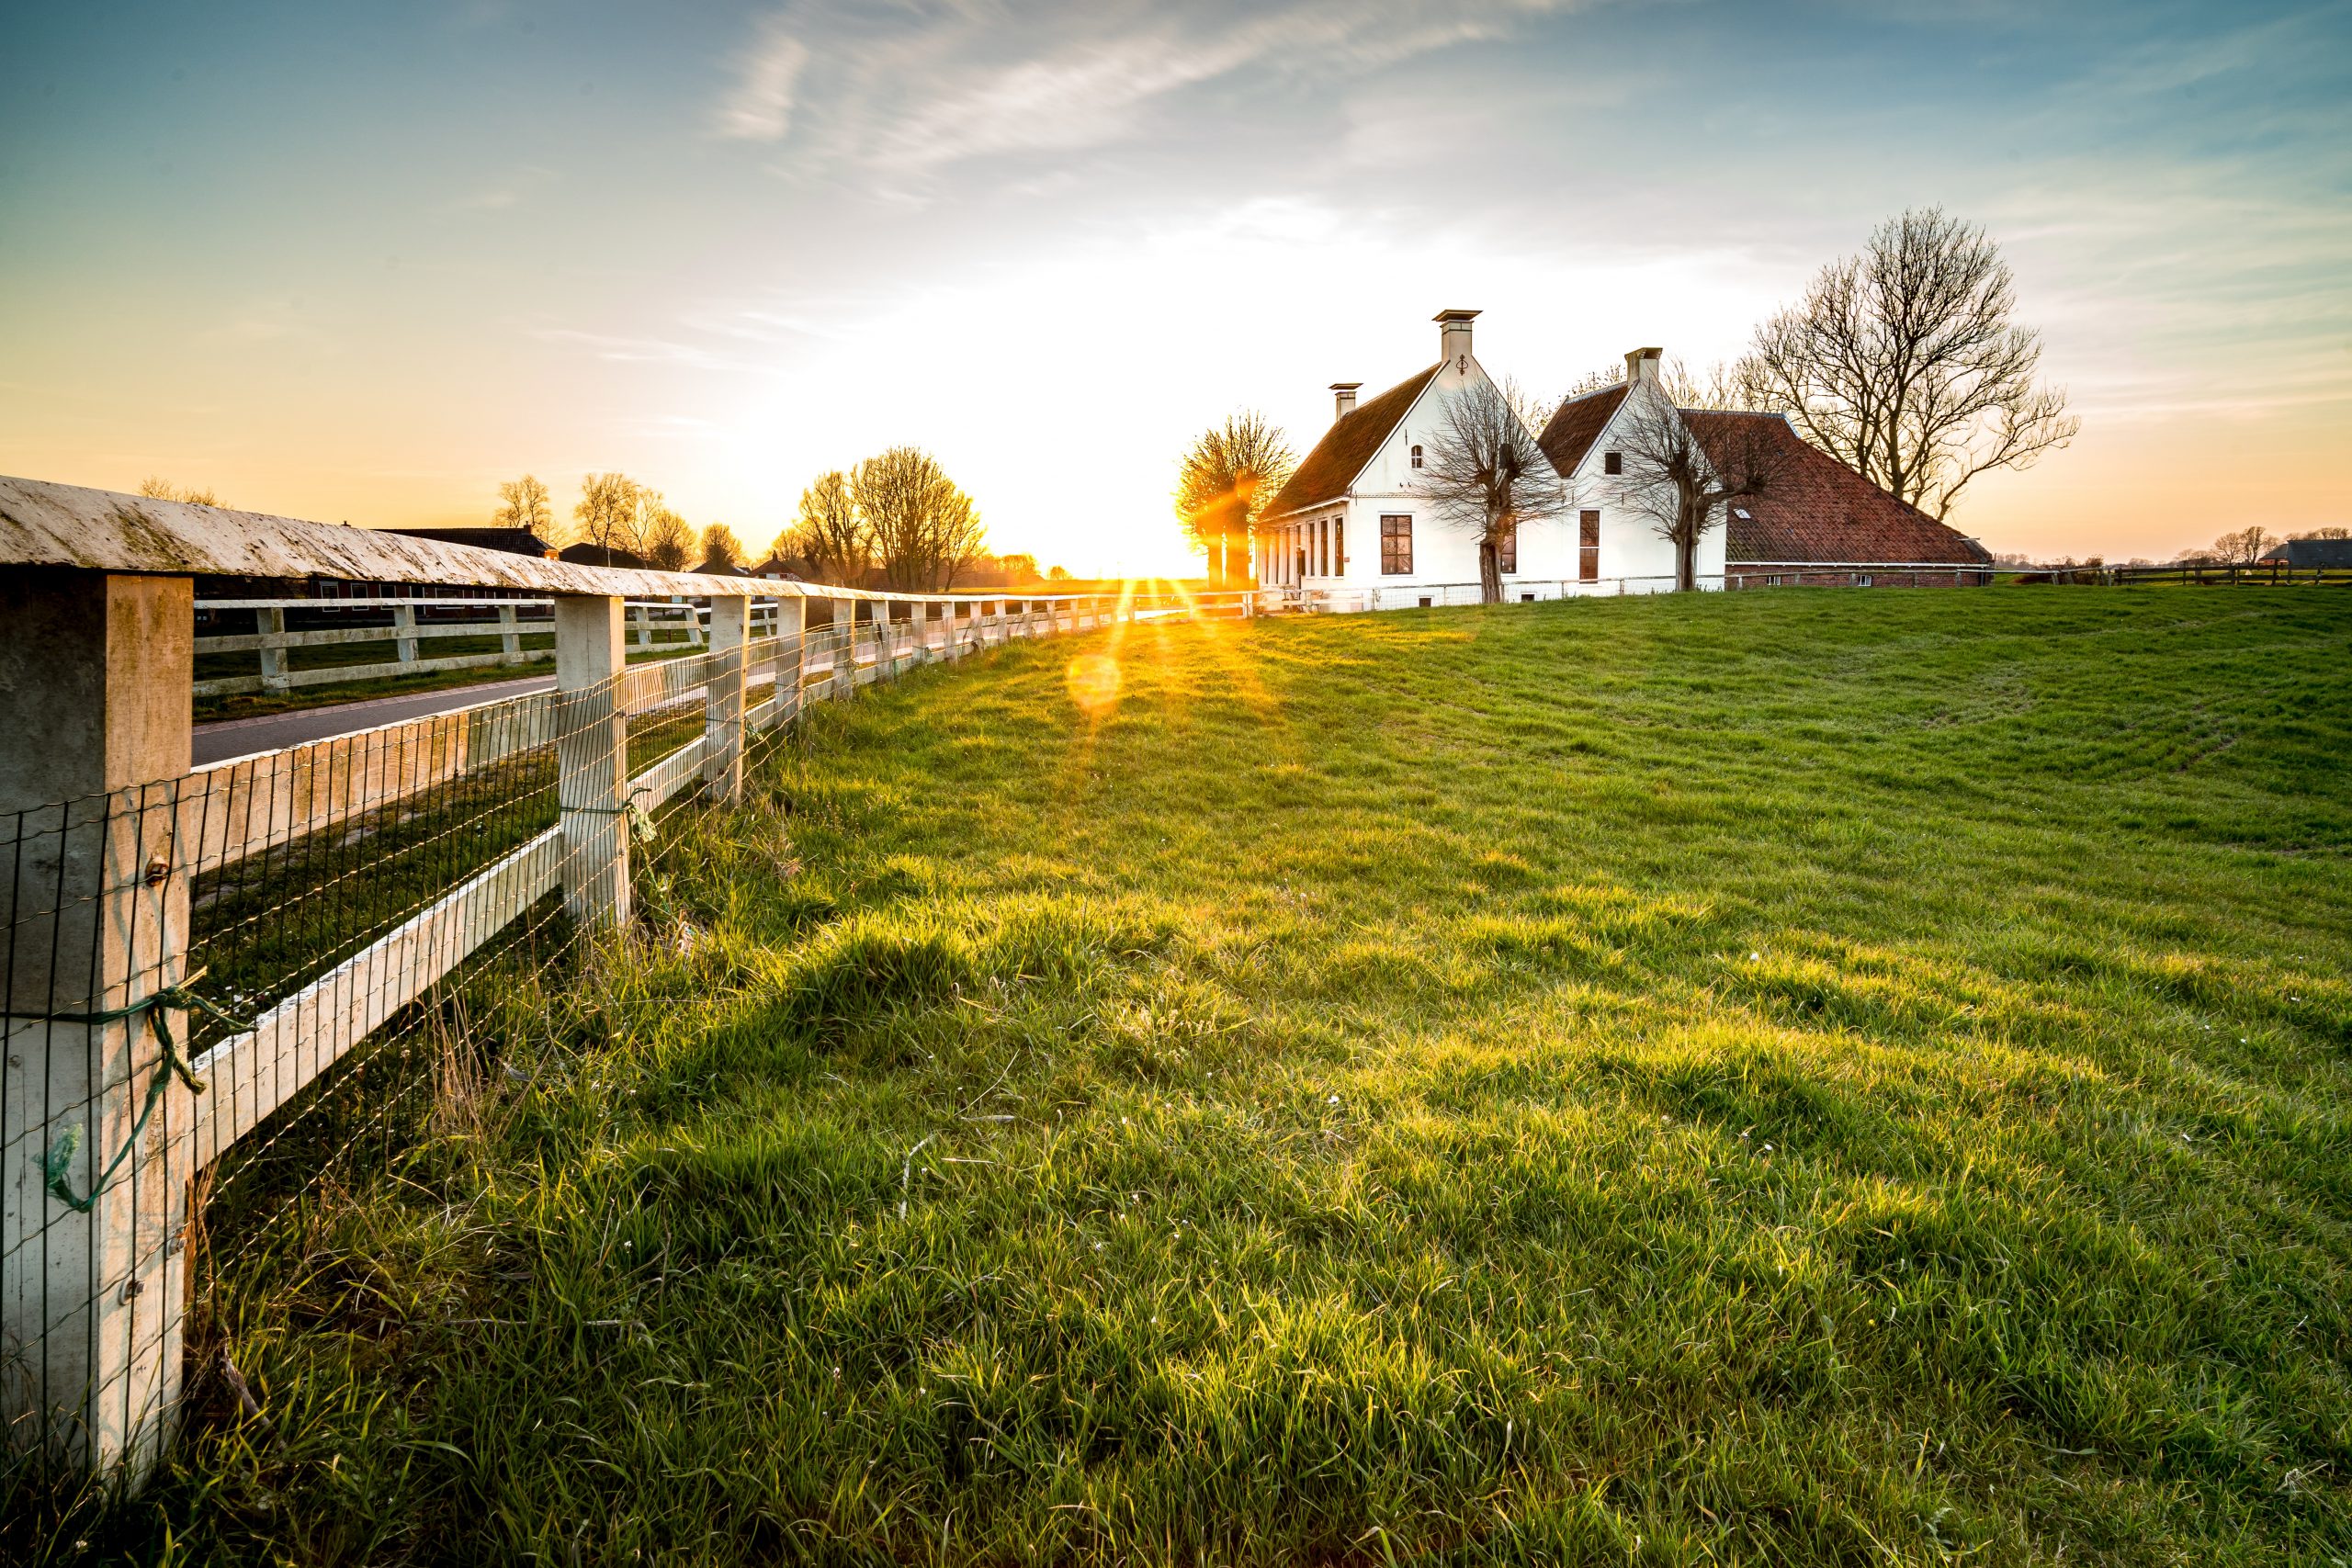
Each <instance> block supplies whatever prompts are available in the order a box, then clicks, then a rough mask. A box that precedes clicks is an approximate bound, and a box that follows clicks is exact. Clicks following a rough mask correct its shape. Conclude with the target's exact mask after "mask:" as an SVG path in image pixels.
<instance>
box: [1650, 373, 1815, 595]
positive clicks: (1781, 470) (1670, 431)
mask: <svg viewBox="0 0 2352 1568" xmlns="http://www.w3.org/2000/svg"><path fill="white" fill-rule="evenodd" d="M1610 432H1611V440H1612V441H1613V442H1615V443H1616V445H1617V446H1618V448H1619V449H1620V450H1622V451H1623V453H1624V454H1625V483H1624V487H1623V492H1622V493H1623V504H1624V505H1625V507H1626V509H1627V510H1629V511H1631V512H1633V513H1634V514H1635V515H1637V516H1639V517H1642V518H1645V519H1646V520H1647V521H1648V523H1649V525H1650V526H1651V528H1652V529H1653V530H1654V531H1655V532H1656V533H1657V536H1658V537H1659V538H1661V539H1664V540H1666V541H1667V542H1668V543H1669V544H1671V545H1672V546H1673V547H1674V586H1675V588H1676V589H1677V590H1678V591H1679V592H1690V591H1691V590H1692V589H1694V588H1696V587H1698V586H1699V543H1700V541H1701V540H1702V539H1704V538H1705V537H1706V536H1707V534H1708V531H1709V530H1711V529H1713V528H1716V527H1720V526H1721V525H1723V522H1724V508H1725V507H1726V506H1727V505H1728V504H1729V503H1730V502H1733V501H1736V500H1738V499H1740V498H1742V497H1758V496H1763V495H1767V494H1770V492H1771V491H1772V490H1773V488H1774V487H1775V486H1776V485H1780V484H1783V483H1785V482H1787V480H1788V478H1789V476H1790V472H1791V468H1792V464H1793V463H1794V461H1795V458H1796V457H1797V452H1796V447H1795V443H1796V441H1797V435H1796V433H1795V432H1794V431H1792V430H1791V429H1790V428H1789V427H1788V425H1787V424H1786V423H1784V422H1783V421H1782V420H1781V416H1780V415H1778V414H1764V413H1738V412H1721V411H1713V412H1700V411H1693V412H1692V413H1691V415H1690V416H1689V417H1687V418H1686V417H1685V416H1684V415H1683V414H1682V413H1681V412H1679V411H1678V410H1677V409H1676V408H1675V407H1674V406H1673V405H1672V404H1670V403H1668V401H1667V400H1665V399H1664V398H1663V397H1656V396H1642V395H1640V394H1638V393H1637V394H1636V396H1635V397H1634V398H1632V399H1629V400H1627V405H1626V407H1625V409H1624V410H1623V412H1621V413H1619V415H1618V416H1617V420H1616V422H1615V423H1613V424H1611V426H1610Z"/></svg>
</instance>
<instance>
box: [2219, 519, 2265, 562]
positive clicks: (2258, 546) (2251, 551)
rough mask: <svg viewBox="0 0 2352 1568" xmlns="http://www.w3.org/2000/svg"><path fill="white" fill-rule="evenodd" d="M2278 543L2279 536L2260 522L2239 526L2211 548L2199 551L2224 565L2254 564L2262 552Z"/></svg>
mask: <svg viewBox="0 0 2352 1568" xmlns="http://www.w3.org/2000/svg"><path fill="white" fill-rule="evenodd" d="M2277 543H2278V535H2276V534H2273V533H2271V532H2269V531H2268V530H2267V529H2266V528H2264V527H2263V526H2262V525H2260V524H2258V523H2257V524H2256V525H2254V526H2253V527H2250V528H2239V529H2235V530H2233V531H2232V532H2230V533H2227V534H2224V535H2222V536H2221V537H2220V538H2218V539H2216V540H2214V541H2213V543H2212V547H2211V548H2210V549H2207V550H2204V551H2201V552H2199V553H2200V554H2203V555H2205V556H2207V557H2208V558H2211V559H2213V560H2217V561H2220V562H2221V563H2222V565H2223V566H2252V565H2253V564H2254V563H2255V562H2256V561H2258V560H2260V559H2261V558H2262V552H2263V551H2265V550H2267V549H2268V548H2269V547H2271V546H2273V545H2275V544H2277Z"/></svg>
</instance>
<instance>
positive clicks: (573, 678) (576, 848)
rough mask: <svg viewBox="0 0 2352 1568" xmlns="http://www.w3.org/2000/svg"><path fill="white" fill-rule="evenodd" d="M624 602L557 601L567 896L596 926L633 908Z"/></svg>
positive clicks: (559, 783) (585, 597)
mask: <svg viewBox="0 0 2352 1568" xmlns="http://www.w3.org/2000/svg"><path fill="white" fill-rule="evenodd" d="M624 612H625V606H624V605H623V604H622V602H621V601H620V600H618V599H614V598H606V597H605V596H603V595H601V594H585V593H560V594H558V595H557V596H556V601H555V687H556V702H555V725H556V739H555V766H556V802H557V806H558V808H559V817H558V819H559V821H560V825H561V828H562V830H563V903H564V908H566V909H568V910H570V911H571V917H572V919H576V920H578V921H580V922H581V923H582V925H585V926H588V927H590V928H592V929H608V928H611V927H614V926H619V925H625V924H627V923H628V916H629V883H628V828H629V818H628V805H629V802H628V716H627V715H626V714H624V713H622V712H621V704H620V677H621V672H622V671H623V669H624V668H625V667H626V664H627V661H628V653H627V650H626V649H625V648H624V647H623V645H622V641H621V624H622V621H621V618H622V615H623V614H624Z"/></svg>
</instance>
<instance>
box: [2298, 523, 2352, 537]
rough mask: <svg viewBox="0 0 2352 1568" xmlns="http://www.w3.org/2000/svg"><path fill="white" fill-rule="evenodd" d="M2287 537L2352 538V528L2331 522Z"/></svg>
mask: <svg viewBox="0 0 2352 1568" xmlns="http://www.w3.org/2000/svg"><path fill="white" fill-rule="evenodd" d="M2287 537H2289V538H2290V539H2352V528H2345V527H2340V526H2338V525H2335V524H2334V523H2330V524H2328V525H2325V526H2324V527H2319V528H2305V529H2304V530H2302V532H2301V533H2299V534H2290V535H2288V536H2287Z"/></svg>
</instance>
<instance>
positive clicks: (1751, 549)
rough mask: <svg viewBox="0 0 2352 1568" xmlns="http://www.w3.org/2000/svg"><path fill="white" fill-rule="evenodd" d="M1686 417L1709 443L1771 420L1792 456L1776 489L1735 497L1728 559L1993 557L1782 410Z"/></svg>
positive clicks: (1696, 412)
mask: <svg viewBox="0 0 2352 1568" xmlns="http://www.w3.org/2000/svg"><path fill="white" fill-rule="evenodd" d="M1682 417H1683V419H1684V420H1686V421H1688V422H1689V423H1690V426H1691V434H1694V435H1696V436H1697V437H1698V438H1699V444H1700V445H1701V446H1714V445H1715V444H1717V443H1719V442H1721V441H1723V440H1724V439H1726V438H1727V437H1728V436H1729V435H1730V434H1731V433H1732V431H1733V430H1735V429H1736V428H1737V426H1736V423H1735V422H1736V421H1743V420H1765V421H1768V422H1769V424H1768V426H1767V428H1768V429H1769V430H1770V432H1771V434H1772V435H1773V437H1774V439H1776V440H1779V441H1781V442H1784V443H1786V444H1787V448H1788V457H1789V463H1788V466H1787V468H1785V469H1784V470H1783V472H1782V474H1781V477H1780V479H1779V481H1778V482H1777V483H1776V484H1775V485H1774V487H1773V488H1772V490H1771V491H1770V492H1768V493H1766V494H1764V495H1760V496H1749V497H1746V498H1744V499H1742V500H1738V501H1735V502H1732V503H1731V505H1732V513H1731V518H1730V527H1729V528H1728V529H1727V530H1726V531H1725V538H1724V556H1725V558H1727V559H1730V560H1735V561H1757V562H1762V563H1765V564H1768V565H1777V564H1779V563H1781V562H1782V561H1856V562H1863V561H1885V562H1888V563H1894V562H1898V561H1966V562H1970V563H1989V562H1990V561H1991V560H1992V555H1991V554H1990V552H1988V551H1987V550H1986V549H1985V547H1984V546H1982V545H1980V544H1978V543H1977V542H1976V541H1975V540H1973V539H1971V538H1969V537H1968V536H1965V535H1963V534H1961V533H1958V532H1956V531H1955V530H1953V529H1951V528H1949V527H1947V526H1945V525H1943V524H1941V523H1939V522H1937V521H1936V520H1935V519H1934V518H1932V517H1930V516H1928V514H1927V513H1924V512H1922V511H1920V510H1919V509H1918V508H1917V507H1916V506H1913V505H1910V504H1909V503H1908V502H1902V501H1898V500H1896V499H1895V498H1894V496H1892V495H1889V494H1888V493H1887V492H1886V491H1883V490H1881V489H1879V487H1878V486H1876V485H1874V484H1872V483H1871V481H1870V480H1868V479H1864V478H1862V476H1861V475H1860V474H1858V473H1856V472H1854V470H1853V469H1851V468H1848V467H1847V466H1846V465H1845V464H1843V463H1841V462H1839V461H1838V459H1837V458H1835V457H1831V456H1830V455H1829V454H1828V453H1826V452H1824V451H1823V450H1822V449H1821V448H1820V447H1818V446H1814V445H1813V444H1812V443H1811V442H1808V441H1807V440H1805V438H1804V436H1802V435H1799V434H1797V433H1796V431H1795V430H1794V429H1792V427H1791V426H1790V424H1789V422H1788V421H1787V420H1785V419H1782V418H1781V416H1780V415H1779V414H1773V413H1733V412H1722V411H1717V410H1710V409H1684V410H1683V411H1682ZM1742 512H1745V513H1747V516H1745V517H1743V516H1741V515H1740V513H1742Z"/></svg>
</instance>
